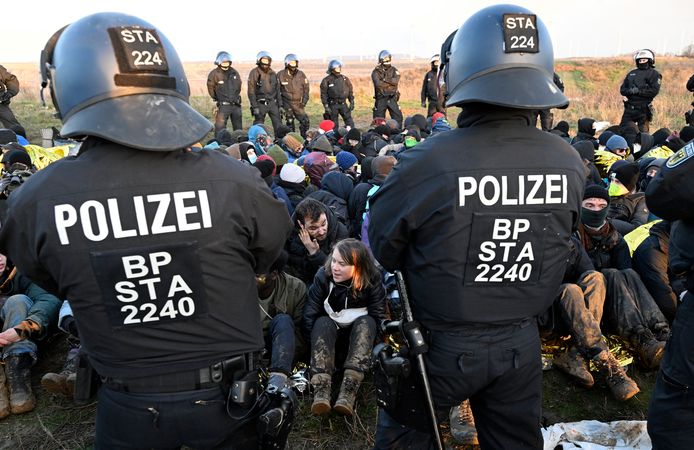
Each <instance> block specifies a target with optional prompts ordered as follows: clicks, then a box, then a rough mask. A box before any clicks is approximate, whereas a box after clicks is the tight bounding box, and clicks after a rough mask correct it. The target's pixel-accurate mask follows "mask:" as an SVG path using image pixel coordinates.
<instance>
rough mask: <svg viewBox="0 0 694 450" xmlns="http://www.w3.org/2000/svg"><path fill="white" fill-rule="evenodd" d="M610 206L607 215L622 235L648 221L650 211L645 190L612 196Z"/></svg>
mask: <svg viewBox="0 0 694 450" xmlns="http://www.w3.org/2000/svg"><path fill="white" fill-rule="evenodd" d="M609 208H610V209H609V212H608V213H607V217H608V218H609V219H610V221H611V222H612V225H614V227H615V228H616V229H617V231H619V233H620V234H621V235H622V236H624V235H625V234H627V233H629V232H631V231H634V229H636V228H637V227H640V226H641V225H643V224H644V223H646V222H648V216H649V213H648V207H647V206H646V195H645V194H644V193H643V192H635V193H633V194H627V195H622V196H621V197H612V199H611V200H610V206H609Z"/></svg>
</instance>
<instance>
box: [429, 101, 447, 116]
mask: <svg viewBox="0 0 694 450" xmlns="http://www.w3.org/2000/svg"><path fill="white" fill-rule="evenodd" d="M428 102H429V104H428V106H427V117H431V116H433V115H434V113H437V112H440V113H444V114H445V113H446V109H445V108H444V107H443V105H441V103H439V100H438V99H429V100H428Z"/></svg>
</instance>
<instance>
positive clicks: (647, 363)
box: [632, 329, 665, 369]
mask: <svg viewBox="0 0 694 450" xmlns="http://www.w3.org/2000/svg"><path fill="white" fill-rule="evenodd" d="M632 343H633V345H634V347H636V351H637V352H638V355H639V360H640V361H641V364H642V365H643V366H644V367H645V368H647V369H657V368H658V367H659V366H660V360H661V359H663V354H664V353H665V342H663V341H659V340H657V339H656V338H655V337H654V336H653V333H652V332H651V330H648V329H645V330H643V331H641V332H639V333H638V334H637V335H636V336H635V337H634V338H632Z"/></svg>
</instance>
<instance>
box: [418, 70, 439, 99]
mask: <svg viewBox="0 0 694 450" xmlns="http://www.w3.org/2000/svg"><path fill="white" fill-rule="evenodd" d="M438 81H439V79H438V75H437V71H436V70H433V69H432V70H430V71H429V72H427V74H426V75H424V81H422V102H424V101H426V100H427V99H428V100H430V101H432V102H435V101H437V100H438V98H439V89H438V86H439V84H438Z"/></svg>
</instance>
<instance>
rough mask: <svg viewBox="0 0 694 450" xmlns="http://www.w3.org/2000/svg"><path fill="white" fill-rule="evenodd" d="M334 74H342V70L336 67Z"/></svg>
mask: <svg viewBox="0 0 694 450" xmlns="http://www.w3.org/2000/svg"><path fill="white" fill-rule="evenodd" d="M333 72H335V73H340V72H342V69H340V68H339V67H335V68H334V69H333Z"/></svg>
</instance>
